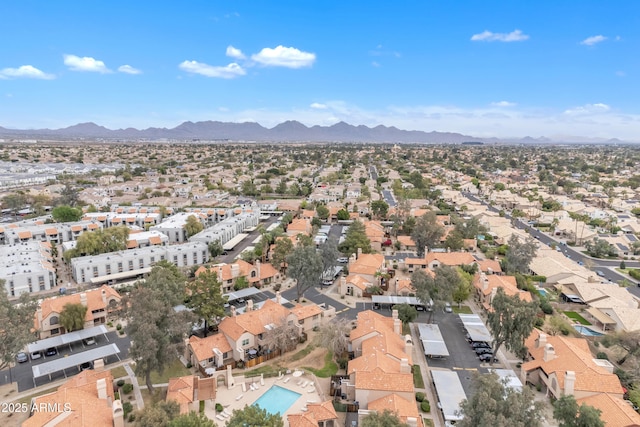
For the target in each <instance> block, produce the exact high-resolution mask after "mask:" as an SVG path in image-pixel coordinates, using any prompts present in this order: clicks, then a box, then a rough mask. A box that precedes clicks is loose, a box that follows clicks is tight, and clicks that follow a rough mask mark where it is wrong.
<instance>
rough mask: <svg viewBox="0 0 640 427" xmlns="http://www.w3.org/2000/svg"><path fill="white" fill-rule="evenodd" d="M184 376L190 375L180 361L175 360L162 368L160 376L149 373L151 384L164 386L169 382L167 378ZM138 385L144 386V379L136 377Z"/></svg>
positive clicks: (156, 373) (155, 373)
mask: <svg viewBox="0 0 640 427" xmlns="http://www.w3.org/2000/svg"><path fill="white" fill-rule="evenodd" d="M186 375H191V371H190V370H189V369H187V368H185V367H184V365H183V364H182V362H180V360H178V359H176V360H175V361H174V362H173V363H172V364H171V365H169V366H167V367H166V368H164V371H162V374H159V373H158V372H155V371H153V372H151V382H152V383H153V384H164V383H168V382H169V378H174V377H184V376H186ZM138 383H139V384H140V385H145V384H146V382H145V379H144V377H141V376H138Z"/></svg>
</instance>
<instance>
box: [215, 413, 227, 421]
mask: <svg viewBox="0 0 640 427" xmlns="http://www.w3.org/2000/svg"><path fill="white" fill-rule="evenodd" d="M216 418H217V419H219V420H220V421H226V418H225V417H223V416H222V415H221V414H216Z"/></svg>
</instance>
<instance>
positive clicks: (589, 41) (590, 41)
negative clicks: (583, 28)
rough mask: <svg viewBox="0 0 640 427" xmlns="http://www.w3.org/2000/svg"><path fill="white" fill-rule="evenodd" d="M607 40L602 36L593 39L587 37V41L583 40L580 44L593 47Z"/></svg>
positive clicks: (592, 37)
mask: <svg viewBox="0 0 640 427" xmlns="http://www.w3.org/2000/svg"><path fill="white" fill-rule="evenodd" d="M606 39H607V38H606V37H605V36H603V35H601V34H599V35H597V36H591V37H587V38H586V39H584V40H582V41H581V42H580V44H583V45H585V46H593V45H594V44H598V43H601V42H603V41H605V40H606Z"/></svg>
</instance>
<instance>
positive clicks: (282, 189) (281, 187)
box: [276, 179, 287, 194]
mask: <svg viewBox="0 0 640 427" xmlns="http://www.w3.org/2000/svg"><path fill="white" fill-rule="evenodd" d="M286 192H287V181H286V180H285V179H281V180H280V182H279V183H278V186H277V187H276V193H278V194H286Z"/></svg>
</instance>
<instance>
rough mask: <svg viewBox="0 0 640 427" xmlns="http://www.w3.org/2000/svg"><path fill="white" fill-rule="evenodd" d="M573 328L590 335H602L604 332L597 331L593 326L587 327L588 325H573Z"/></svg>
mask: <svg viewBox="0 0 640 427" xmlns="http://www.w3.org/2000/svg"><path fill="white" fill-rule="evenodd" d="M573 328H574V329H575V330H576V331H578V332H580V333H581V334H582V335H585V336H588V337H601V336H602V335H604V334H602V333H600V332H596V331H594V330H593V329H591V328H587V327H586V326H583V325H573Z"/></svg>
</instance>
